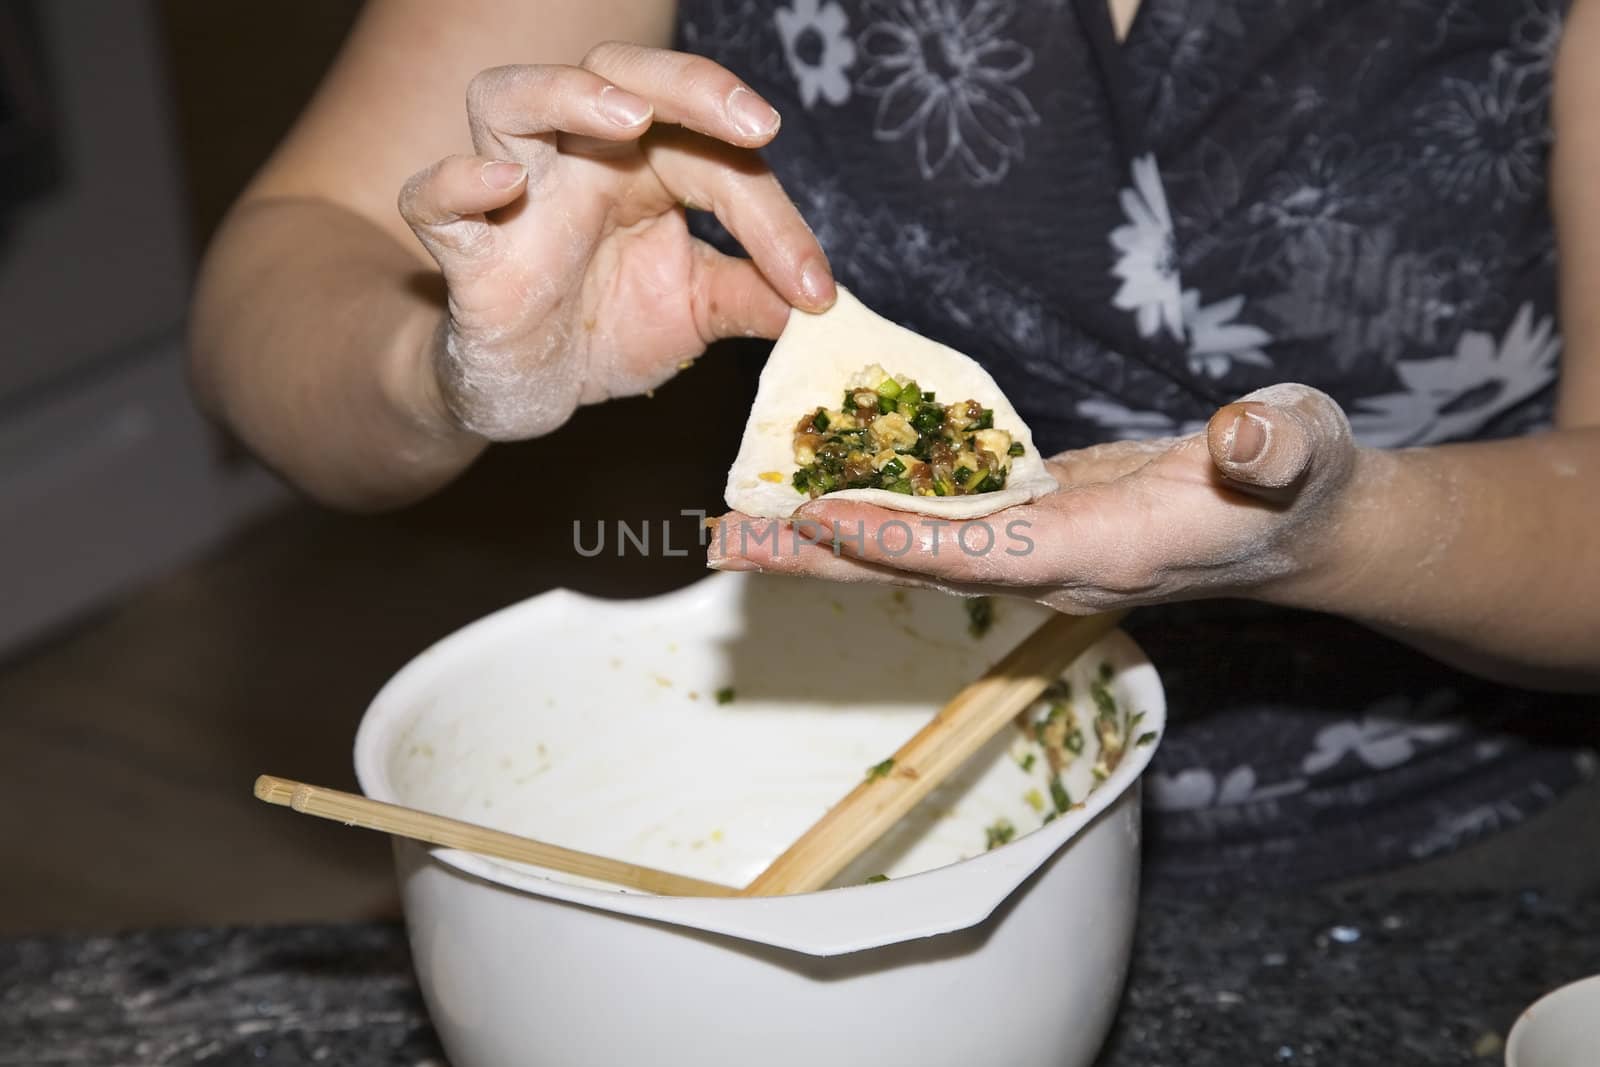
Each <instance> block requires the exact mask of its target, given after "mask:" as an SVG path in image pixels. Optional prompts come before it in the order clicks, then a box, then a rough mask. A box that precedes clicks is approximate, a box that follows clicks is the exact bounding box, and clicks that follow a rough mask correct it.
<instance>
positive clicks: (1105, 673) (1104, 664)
mask: <svg viewBox="0 0 1600 1067" xmlns="http://www.w3.org/2000/svg"><path fill="white" fill-rule="evenodd" d="M1116 673H1117V669H1116V668H1115V667H1113V666H1112V665H1111V661H1110V660H1104V659H1103V660H1101V661H1100V680H1101V681H1102V682H1109V681H1111V678H1112V676H1113V675H1115V674H1116Z"/></svg>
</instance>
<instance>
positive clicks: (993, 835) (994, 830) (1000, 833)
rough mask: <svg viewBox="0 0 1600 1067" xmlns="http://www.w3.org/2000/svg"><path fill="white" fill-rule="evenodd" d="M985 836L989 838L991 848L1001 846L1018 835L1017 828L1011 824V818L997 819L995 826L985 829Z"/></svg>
mask: <svg viewBox="0 0 1600 1067" xmlns="http://www.w3.org/2000/svg"><path fill="white" fill-rule="evenodd" d="M983 833H984V837H985V838H987V839H988V844H989V847H990V848H999V847H1000V846H1001V845H1005V844H1009V843H1010V842H1011V839H1012V838H1014V837H1016V836H1017V828H1016V827H1015V826H1013V825H1011V822H1010V820H1007V819H996V820H995V823H994V825H993V826H990V827H988V828H987V829H985V830H984V832H983Z"/></svg>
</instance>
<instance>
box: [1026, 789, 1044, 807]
mask: <svg viewBox="0 0 1600 1067" xmlns="http://www.w3.org/2000/svg"><path fill="white" fill-rule="evenodd" d="M1022 799H1023V800H1025V801H1027V802H1028V807H1030V808H1032V809H1033V810H1034V811H1040V812H1042V811H1044V794H1043V793H1041V792H1039V791H1038V790H1037V789H1030V790H1028V791H1027V792H1026V793H1024V794H1022Z"/></svg>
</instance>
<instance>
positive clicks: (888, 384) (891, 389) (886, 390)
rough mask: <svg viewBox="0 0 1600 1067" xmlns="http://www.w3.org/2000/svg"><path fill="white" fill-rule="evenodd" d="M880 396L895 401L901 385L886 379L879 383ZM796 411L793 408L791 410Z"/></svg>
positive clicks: (891, 379)
mask: <svg viewBox="0 0 1600 1067" xmlns="http://www.w3.org/2000/svg"><path fill="white" fill-rule="evenodd" d="M878 395H879V396H880V397H882V398H883V399H885V400H893V399H895V398H896V397H898V396H899V395H900V383H899V382H897V381H895V380H894V379H893V378H885V379H884V380H883V381H881V382H879V383H878ZM790 410H791V411H792V410H794V409H793V408H791V409H790Z"/></svg>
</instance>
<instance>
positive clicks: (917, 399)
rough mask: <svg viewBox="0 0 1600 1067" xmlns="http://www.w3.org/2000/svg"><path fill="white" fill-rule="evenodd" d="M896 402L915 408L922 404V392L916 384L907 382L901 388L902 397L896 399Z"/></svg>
mask: <svg viewBox="0 0 1600 1067" xmlns="http://www.w3.org/2000/svg"><path fill="white" fill-rule="evenodd" d="M895 402H896V403H900V404H907V405H910V406H912V407H915V406H916V405H917V404H919V403H921V402H922V390H921V389H918V388H917V383H916V382H907V383H906V384H905V385H903V386H902V387H901V388H900V395H899V396H897V397H895Z"/></svg>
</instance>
